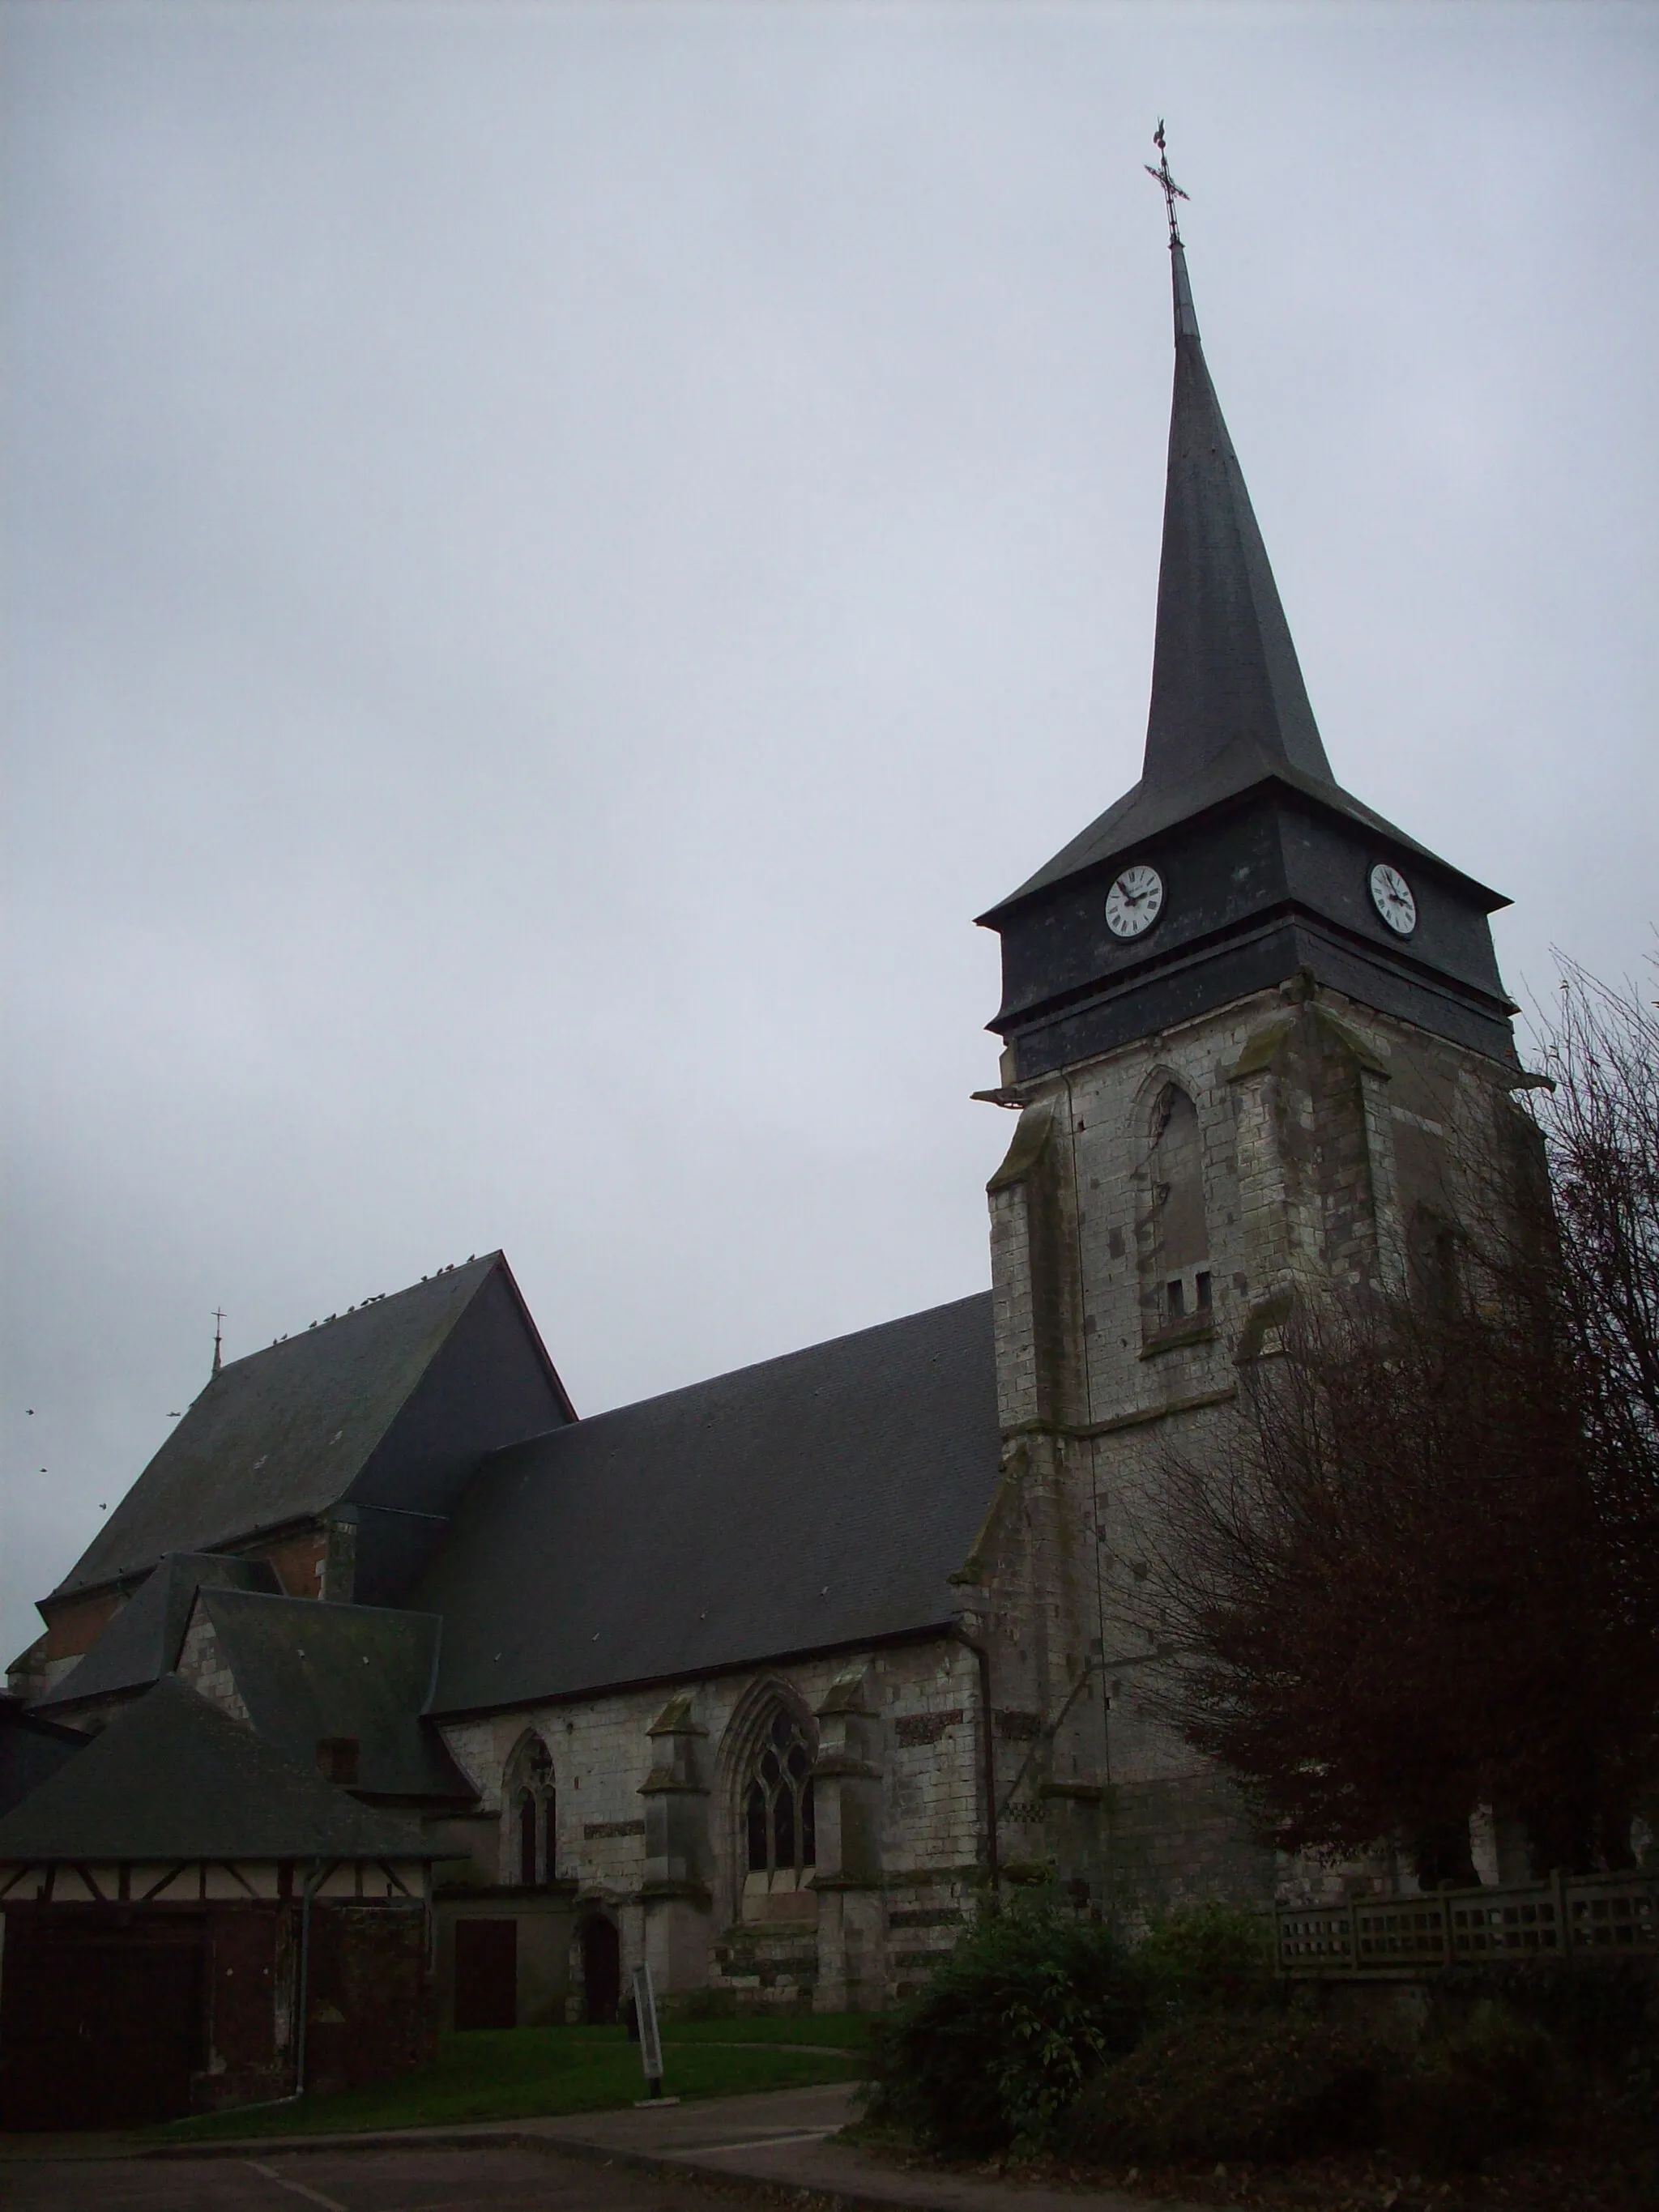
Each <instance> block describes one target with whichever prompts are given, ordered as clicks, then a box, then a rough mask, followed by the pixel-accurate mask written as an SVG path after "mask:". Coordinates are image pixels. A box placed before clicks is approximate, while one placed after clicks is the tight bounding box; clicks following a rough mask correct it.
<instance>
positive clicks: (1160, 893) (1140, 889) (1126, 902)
mask: <svg viewBox="0 0 1659 2212" xmlns="http://www.w3.org/2000/svg"><path fill="white" fill-rule="evenodd" d="M1163 910H1164V878H1163V877H1162V876H1160V875H1159V873H1158V870H1157V869H1156V868H1149V867H1148V866H1146V862H1145V861H1144V860H1142V861H1140V862H1139V863H1138V864H1137V865H1136V866H1134V867H1133V868H1125V870H1124V871H1123V873H1122V874H1121V876H1120V877H1119V878H1118V879H1117V881H1116V882H1115V884H1113V885H1112V888H1111V889H1110V890H1109V891H1108V892H1107V894H1106V927H1107V928H1108V929H1109V930H1110V931H1111V933H1112V934H1113V936H1114V937H1139V935H1140V934H1141V933H1142V931H1143V930H1147V929H1150V928H1151V927H1152V924H1153V923H1154V922H1155V921H1157V920H1158V915H1160V914H1161V913H1162V912H1163Z"/></svg>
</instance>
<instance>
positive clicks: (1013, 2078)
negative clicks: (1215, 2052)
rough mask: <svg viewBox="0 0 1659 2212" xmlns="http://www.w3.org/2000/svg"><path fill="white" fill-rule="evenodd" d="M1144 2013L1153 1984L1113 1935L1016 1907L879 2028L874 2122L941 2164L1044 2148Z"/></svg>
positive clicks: (986, 1925)
mask: <svg viewBox="0 0 1659 2212" xmlns="http://www.w3.org/2000/svg"><path fill="white" fill-rule="evenodd" d="M1148 2016H1149V2007H1148V1998H1147V1990H1146V1976H1145V1974H1144V1972H1142V1971H1141V1970H1140V1969H1139V1967H1138V1966H1137V1965H1136V1964H1135V1962H1134V1961H1133V1960H1131V1958H1130V1957H1129V1955H1128V1954H1127V1952H1125V1951H1124V1949H1123V1948H1122V1947H1121V1945H1120V1944H1119V1943H1118V1942H1115V1939H1114V1938H1113V1937H1112V1936H1109V1934H1108V1933H1107V1932H1106V1930H1105V1929H1103V1928H1101V1927H1099V1926H1097V1925H1096V1924H1095V1923H1091V1922H1088V1921H1079V1920H1078V1919H1077V1918H1076V1917H1074V1916H1073V1914H1072V1913H1071V1912H1069V1911H1064V1910H1061V1909H1060V1908H1059V1907H1057V1906H1056V1905H1054V1904H1053V1903H1051V1902H1048V1901H1047V1900H1045V1899H1042V1898H1032V1899H1028V1898H1021V1899H1017V1900H1016V1901H1015V1902H1013V1903H1012V1904H1009V1905H1004V1906H1002V1907H1001V1908H1000V1909H994V1910H992V1911H987V1914H986V1915H985V1917H983V1918H981V1920H980V1921H979V1922H978V1923H976V1924H975V1926H974V1927H973V1928H971V1929H969V1931H968V1933H967V1934H966V1935H964V1936H963V1938H962V1940H961V1942H959V1943H958V1944H957V1948H956V1949H955V1950H954V1951H953V1952H952V1953H951V1955H950V1956H949V1957H948V1958H947V1959H945V1960H943V1961H942V1962H941V1964H940V1965H939V1966H938V1967H936V1968H935V1970H934V1972H933V1978H932V1979H931V1980H930V1981H929V1983H928V1984H927V1988H926V1989H925V1990H921V1992H920V1993H919V1994H918V1995H917V1996H915V1997H913V1998H912V1999H911V2000H910V2002H908V2004H907V2005H905V2006H903V2007H902V2008H901V2009H900V2010H899V2011H898V2012H896V2013H895V2014H894V2015H891V2016H890V2018H889V2019H888V2020H886V2021H881V2022H879V2023H878V2027H877V2030H876V2033H875V2035H874V2037H873V2038H872V2053H871V2062H870V2083H871V2087H870V2093H869V2102H868V2106H867V2111H868V2114H869V2117H870V2118H871V2119H872V2120H873V2121H875V2122H876V2123H878V2124H885V2125H890V2126H896V2127H900V2128H903V2129H904V2130H907V2131H908V2133H909V2134H911V2135H912V2136H915V2139H916V2140H917V2141H918V2142H920V2143H921V2145H922V2146H923V2147H924V2148H927V2149H929V2150H932V2151H935V2152H938V2153H939V2154H942V2155H944V2156H945V2157H953V2158H985V2157H989V2156H990V2155H992V2154H994V2153H995V2152H997V2151H999V2150H1002V2149H1005V2148H1007V2147H1008V2145H1010V2144H1011V2143H1017V2144H1019V2145H1021V2146H1023V2147H1024V2146H1035V2145H1036V2143H1038V2142H1042V2140H1043V2139H1044V2137H1045V2136H1047V2135H1048V2133H1049V2132H1050V2131H1051V2130H1052V2129H1053V2127H1054V2124H1055V2122H1056V2121H1057V2120H1058V2119H1059V2118H1060V2115H1061V2114H1062V2113H1063V2112H1065V2111H1066V2107H1067V2106H1069V2105H1071V2103H1072V2102H1073V2100H1074V2099H1075V2097H1076V2096H1077V2093H1078V2092H1079V2089H1080V2088H1081V2087H1083V2085H1084V2083H1085V2081H1088V2080H1089V2079H1090V2077H1091V2075H1093V2074H1094V2073H1096V2072H1097V2070H1098V2069H1099V2068H1100V2067H1101V2066H1103V2065H1104V2064H1105V2063H1107V2062H1108V2061H1109V2060H1110V2059H1113V2058H1115V2057H1119V2056H1120V2055H1121V2053H1122V2052H1124V2051H1128V2050H1130V2049H1132V2048H1133V2045H1134V2043H1135V2040H1136V2039H1137V2038H1138V2036H1139V2034H1140V2033H1141V2031H1142V2029H1143V2028H1144V2027H1145V2026H1146V2021H1147V2018H1148Z"/></svg>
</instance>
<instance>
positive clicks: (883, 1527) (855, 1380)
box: [415, 1292, 1000, 1713]
mask: <svg viewBox="0 0 1659 2212" xmlns="http://www.w3.org/2000/svg"><path fill="white" fill-rule="evenodd" d="M999 1472H1000V1434H999V1430H998V1424H997V1405H996V1382H995V1370H994V1349H993V1343H992V1334H991V1298H990V1294H989V1293H988V1292H983V1293H981V1294H980V1295H978V1296H976V1297H969V1298H962V1299H959V1300H957V1302H956V1303H955V1304H951V1305H945V1306H939V1307H935V1308H934V1309H933V1310H931V1311H929V1312H927V1313H920V1314H912V1315H909V1316H906V1317H905V1318H904V1319H903V1320H902V1321H894V1322H885V1323H884V1324H883V1325H882V1326H881V1327H879V1328H867V1329H862V1330H860V1331H859V1332H858V1333H857V1334H855V1335H852V1336H843V1337H838V1338H836V1339H835V1340H833V1341H832V1342H830V1343H828V1344H819V1345H814V1346H811V1348H810V1349H808V1350H806V1351H805V1352H792V1353H790V1354H788V1355H787V1357H786V1358H781V1359H770V1360H767V1361H764V1362H763V1364H760V1365H758V1366H755V1367H746V1368H743V1369H740V1370H738V1372H737V1373H735V1374H731V1375H722V1376H716V1377H715V1378H714V1380H713V1381H712V1382H708V1383H696V1384H694V1385H693V1386H692V1387H691V1388H690V1389H684V1390H675V1391H671V1392H670V1393H668V1394H667V1395H665V1396H663V1397H659V1398H651V1399H647V1400H646V1401H644V1402H643V1403H642V1404H640V1405H635V1406H626V1407H621V1408H619V1409H618V1410H617V1411H615V1412H613V1413H599V1414H596V1415H592V1416H590V1417H589V1418H588V1419H586V1420H583V1421H581V1422H579V1423H576V1424H574V1425H572V1426H571V1427H569V1428H567V1429H561V1430H558V1431H555V1432H554V1433H552V1434H551V1435H549V1436H545V1437H537V1438H535V1439H533V1440H532V1442H530V1443H524V1444H517V1445H514V1446H513V1447H511V1448H510V1449H507V1450H505V1451H502V1452H500V1453H497V1454H495V1455H493V1456H492V1457H491V1458H490V1459H489V1460H488V1461H486V1462H485V1463H484V1465H483V1468H481V1469H480V1471H479V1473H478V1474H477V1476H476V1477H475V1478H474V1480H473V1482H472V1485H471V1488H470V1489H469V1491H468V1492H467V1495H466V1498H465V1501H464V1503H463V1505H462V1507H461V1510H460V1511H459V1514H458V1516H457V1518H456V1521H455V1523H454V1526H453V1529H452V1532H451V1534H450V1539H449V1541H448V1543H447V1546H446V1547H445V1549H444V1552H443V1553H442V1555H441V1558H440V1559H439V1560H438V1562H437V1564H436V1565H435V1568H434V1569H433V1570H432V1571H431V1572H430V1573H429V1574H428V1577H427V1578H426V1579H425V1581H424V1582H423V1583H422V1585H421V1587H420V1589H418V1591H417V1592H416V1594H415V1601H416V1602H418V1603H419V1604H421V1605H422V1606H424V1607H428V1608H429V1609H430V1610H432V1611H434V1612H436V1613H442V1615H443V1617H444V1633H443V1644H442V1652H441V1658H440V1662H439V1668H438V1685H437V1690H436V1693H435V1698H434V1700H433V1707H432V1709H433V1711H435V1712H441V1713H454V1712H461V1711H473V1710H478V1709H482V1708H487V1707H489V1706H492V1705H505V1704H510V1703H513V1702H514V1701H517V1700H528V1699H534V1698H542V1697H555V1696H561V1695H568V1694H570V1693H573V1692H580V1691H584V1690H590V1689H595V1688H599V1687H603V1686H611V1685H619V1684H623V1683H626V1682H632V1681H647V1680H659V1679H662V1678H665V1677H672V1676H676V1675H682V1676H683V1675H688V1674H699V1673H704V1672H708V1671H712V1670H713V1669H715V1668H720V1667H726V1666H732V1665H736V1664H742V1663H746V1662H753V1661H755V1660H758V1659H761V1658H764V1657H768V1656H779V1655H781V1654H783V1653H786V1652H793V1651H805V1650H819V1649H823V1648H825V1647H831V1646H836V1645H842V1644H858V1643H860V1642H864V1641H866V1640H868V1639H871V1638H878V1637H882V1636H888V1635H895V1634H899V1633H902V1632H906V1631H909V1630H915V1629H921V1628H926V1627H929V1626H943V1625H945V1624H947V1623H948V1622H949V1621H950V1620H951V1616H952V1613H953V1612H954V1611H955V1609H956V1607H955V1602H954V1593H953V1592H952V1590H951V1588H950V1585H949V1584H948V1583H947V1582H946V1580H945V1577H946V1576H947V1575H949V1574H951V1573H952V1572H953V1571H955V1570H956V1569H957V1568H958V1567H960V1566H961V1565H963V1561H964V1560H965V1559H966V1558H967V1556H968V1554H969V1551H970V1549H971V1547H972V1545H973V1541H974V1539H975V1535H976V1534H977V1533H978V1531H979V1528H980V1526H981V1522H983V1519H984V1516H985V1515H986V1513H987V1510H988V1509H989V1506H990V1504H991V1500H992V1498H993V1495H994V1492H995V1490H996V1486H997V1483H998V1480H999Z"/></svg>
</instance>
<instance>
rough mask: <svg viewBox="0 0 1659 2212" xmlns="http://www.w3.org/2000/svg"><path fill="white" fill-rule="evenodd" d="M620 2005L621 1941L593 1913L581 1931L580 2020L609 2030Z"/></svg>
mask: <svg viewBox="0 0 1659 2212" xmlns="http://www.w3.org/2000/svg"><path fill="white" fill-rule="evenodd" d="M621 2002H622V1942H621V1939H620V1938H619V1937H618V1936H617V1931H616V1929H614V1928H613V1927H612V1926H611V1923H610V1922H609V1921H608V1920H606V1919H605V1918H604V1917H602V1916H601V1915H599V1914H598V1913H595V1915H594V1916H593V1917H592V1919H591V1920H590V1921H588V1922H587V1923H586V1925H585V1926H584V1928H583V1929H582V2017H583V2018H584V2019H585V2020H586V2022H587V2024H588V2026H589V2027H611V2025H612V2023H613V2022H614V2021H615V2020H616V2017H617V2008H618V2006H619V2005H620V2003H621Z"/></svg>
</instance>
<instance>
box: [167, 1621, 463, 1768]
mask: <svg viewBox="0 0 1659 2212" xmlns="http://www.w3.org/2000/svg"><path fill="white" fill-rule="evenodd" d="M201 1606H202V1609H203V1611H204V1613H206V1615H207V1617H208V1619H209V1620H210V1621H211V1623H212V1624H213V1628H214V1632H215V1634H216V1636H217V1638H218V1640H219V1648H220V1651H221V1653H222V1656H223V1657H224V1659H225V1661H226V1662H227V1664H228V1667H229V1668H230V1674H231V1680H233V1681H234V1683H235V1685H236V1689H237V1693H238V1695H239V1696H240V1698H241V1700H242V1703H243V1704H244V1705H246V1707H247V1711H248V1718H249V1720H250V1721H251V1723H252V1725H253V1727H254V1729H256V1730H257V1731H258V1734H259V1735H261V1736H263V1737H264V1741H266V1742H267V1743H269V1744H270V1745H272V1746H274V1747H275V1748H276V1750H278V1751H280V1752H282V1753H285V1754H286V1755H287V1756H288V1757H289V1758H290V1759H295V1761H297V1763H298V1764H299V1765H301V1766H309V1765H314V1763H315V1760H316V1754H317V1746H318V1744H319V1742H320V1741H323V1739H324V1738H325V1737H342V1736H353V1737H355V1738H356V1741H357V1779H356V1783H355V1784H354V1785H353V1787H354V1789H355V1790H356V1793H357V1794H358V1795H359V1796H375V1797H417V1798H424V1799H428V1800H430V1799H433V1798H440V1799H447V1800H456V1801H459V1802H463V1803H466V1804H471V1802H472V1800H473V1798H474V1797H475V1796H477V1791H476V1790H474V1789H473V1787H472V1785H471V1783H470V1782H469V1781H468V1780H467V1779H466V1778H465V1775H464V1774H462V1772H461V1771H460V1770H459V1767H458V1766H457V1765H455V1763H454V1761H453V1759H451V1758H450V1756H449V1753H448V1752H447V1750H446V1749H445V1748H444V1744H443V1740H442V1738H441V1736H440V1735H439V1734H438V1732H437V1730H436V1729H435V1728H434V1727H433V1726H432V1725H431V1723H429V1722H427V1721H423V1720H422V1717H421V1715H422V1712H423V1711H424V1710H425V1708H426V1705H427V1703H428V1699H430V1697H431V1695H432V1690H433V1685H434V1681H435V1676H436V1672H437V1659H438V1642H439V1634H440V1631H441V1625H442V1624H441V1622H440V1621H439V1620H438V1619H437V1617H436V1615H435V1614H434V1613H400V1612H393V1611H392V1610H391V1609H390V1608H388V1607H384V1606H369V1605H328V1604H324V1603H322V1602H320V1601H319V1600H317V1599H315V1598H301V1597H264V1596H260V1595H254V1594H252V1593H250V1592H248V1591H246V1590H233V1589H204V1590H203V1592H202V1595H201Z"/></svg>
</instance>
